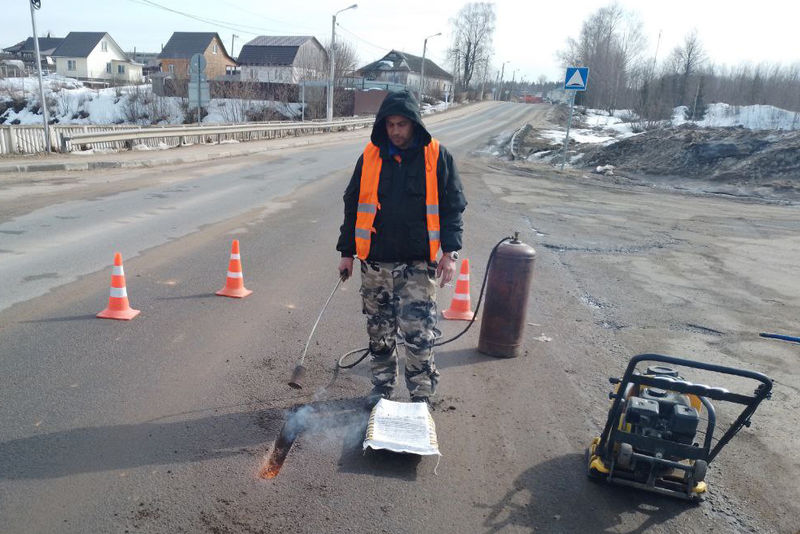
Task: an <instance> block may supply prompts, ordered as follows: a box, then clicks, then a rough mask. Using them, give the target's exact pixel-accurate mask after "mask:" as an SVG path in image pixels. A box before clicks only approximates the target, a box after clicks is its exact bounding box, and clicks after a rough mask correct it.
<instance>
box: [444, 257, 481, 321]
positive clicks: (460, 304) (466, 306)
mask: <svg viewBox="0 0 800 534" xmlns="http://www.w3.org/2000/svg"><path fill="white" fill-rule="evenodd" d="M442 315H443V316H444V318H445V319H455V320H459V321H471V320H472V318H473V317H474V316H475V314H474V313H473V312H472V310H471V309H470V300H469V260H468V259H466V258H464V259H463V260H462V261H461V273H460V274H459V275H458V281H457V282H456V292H455V294H454V295H453V300H452V301H451V302H450V308H449V309H446V310H445V311H443V312H442Z"/></svg>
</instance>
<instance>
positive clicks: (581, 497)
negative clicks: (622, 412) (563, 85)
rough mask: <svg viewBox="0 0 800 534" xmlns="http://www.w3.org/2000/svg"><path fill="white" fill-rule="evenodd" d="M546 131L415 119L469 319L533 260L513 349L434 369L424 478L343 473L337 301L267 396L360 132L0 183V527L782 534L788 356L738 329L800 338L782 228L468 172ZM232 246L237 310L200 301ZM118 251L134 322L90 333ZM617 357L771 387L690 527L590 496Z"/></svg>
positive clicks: (790, 250) (301, 334)
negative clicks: (713, 370) (440, 174)
mask: <svg viewBox="0 0 800 534" xmlns="http://www.w3.org/2000/svg"><path fill="white" fill-rule="evenodd" d="M548 113H549V108H548V107H547V106H544V105H541V106H540V105H533V106H525V105H518V104H505V103H497V104H496V103H486V104H481V105H477V106H470V107H465V108H462V109H459V110H457V111H453V112H451V113H448V114H444V115H442V116H439V117H433V118H430V119H428V120H427V122H428V124H429V125H430V130H431V131H432V133H433V134H434V135H435V136H436V137H438V138H439V139H440V140H441V141H442V143H443V144H444V145H445V146H447V147H448V148H449V149H450V150H451V151H452V152H453V153H454V155H455V156H456V160H457V164H458V165H459V169H460V171H461V174H462V179H463V181H464V183H465V188H466V192H467V197H468V200H469V201H470V205H469V207H468V208H467V214H466V234H465V248H464V256H466V257H468V258H469V259H470V260H471V267H472V297H473V303H474V302H475V300H476V298H477V292H478V289H479V287H480V286H479V281H480V280H481V278H482V277H483V273H484V267H485V262H486V260H487V256H488V253H489V251H490V249H491V247H492V246H493V245H494V244H495V243H496V242H497V241H498V240H499V239H501V238H502V237H504V236H507V235H509V234H510V233H512V232H514V231H519V232H520V233H521V237H522V239H523V240H524V241H526V242H527V243H529V244H531V245H533V246H534V247H535V248H536V250H537V260H536V274H535V281H534V287H533V291H532V298H531V299H530V304H529V310H528V318H527V322H528V323H529V324H528V326H527V330H526V336H525V342H524V348H525V354H524V355H523V356H521V357H519V358H515V359H508V360H506V359H494V358H490V357H486V356H483V355H481V354H480V353H478V352H477V351H476V350H475V347H476V345H477V337H478V328H474V329H473V330H471V331H470V332H469V333H468V334H467V335H465V336H464V337H462V338H461V339H459V340H457V341H456V342H454V343H452V344H450V345H447V346H445V347H442V348H441V349H440V350H439V351H438V353H437V363H438V365H439V367H440V368H441V371H442V382H441V385H440V394H441V395H440V396H441V398H440V400H439V402H438V403H437V405H436V410H435V412H434V418H435V420H436V423H437V431H438V438H439V443H440V447H441V450H442V453H443V457H442V459H441V463H440V464H439V466H438V469H437V472H438V474H435V473H434V467H435V465H436V460H435V458H430V457H428V458H419V457H415V456H405V455H392V454H387V453H376V452H374V451H370V452H367V453H366V454H365V453H363V452H362V450H361V440H362V439H363V433H364V428H365V425H366V418H367V413H366V411H364V410H363V409H361V408H360V397H361V396H362V395H364V394H365V393H366V392H367V391H368V390H369V388H370V384H369V371H368V366H367V365H366V364H361V365H359V366H357V367H356V368H354V369H353V370H349V371H341V372H339V373H338V374H334V373H333V366H334V362H335V360H336V359H337V358H338V357H339V355H341V354H342V353H344V352H346V351H348V350H351V349H354V348H357V347H359V346H363V345H364V344H365V332H364V319H363V316H362V315H361V314H360V304H359V297H358V291H357V283H356V282H357V281H349V282H347V283H346V284H344V286H343V288H342V289H341V290H340V291H339V292H338V293H337V295H336V296H335V297H334V300H333V301H332V302H331V304H330V306H329V308H328V312H327V314H326V316H325V317H324V319H323V321H322V323H321V324H320V327H319V328H318V330H317V334H316V336H315V341H314V342H313V343H312V346H311V348H310V349H309V354H308V356H307V359H306V364H307V366H308V367H309V374H308V376H307V378H306V380H305V384H306V387H305V389H303V390H299V391H297V390H293V389H290V388H289V387H288V386H287V385H286V382H287V380H288V377H289V374H290V372H291V370H292V368H293V367H294V363H295V360H296V359H297V358H298V357H299V355H300V353H301V351H302V349H303V345H304V343H305V341H306V338H307V336H308V333H309V331H310V328H311V326H312V324H313V322H314V320H315V319H316V316H317V314H318V312H319V308H320V306H321V305H322V304H323V303H324V300H325V298H326V297H327V295H328V293H329V292H330V291H331V289H332V288H333V286H334V284H335V282H336V266H337V263H338V254H337V253H336V251H335V250H334V246H335V241H336V238H337V236H338V227H339V224H341V212H342V206H341V194H342V191H343V190H344V187H345V185H346V183H347V181H348V180H349V177H350V173H351V172H352V166H353V164H354V163H355V160H356V158H357V157H358V154H359V153H360V150H361V149H362V147H363V144H364V142H365V140H366V136H367V131H366V130H361V131H357V132H351V133H346V134H341V135H337V136H328V137H324V138H322V139H321V140H320V142H319V143H317V144H315V145H312V146H309V147H304V148H300V147H294V148H289V147H288V146H287V147H285V148H282V149H280V150H275V151H272V152H266V153H264V154H262V155H255V156H247V157H242V158H232V159H227V160H219V161H215V162H207V163H203V164H201V165H200V164H198V165H181V166H173V167H168V168H157V169H142V170H135V171H108V172H92V173H61V174H42V175H40V176H38V177H37V176H35V175H31V177H30V181H25V180H21V179H19V177H9V178H6V177H2V178H0V284H1V285H0V310H1V311H0V371H1V372H0V532H3V533H5V532H14V533H16V532H215V533H225V532H252V533H255V532H392V533H394V532H459V533H460V532H645V531H646V532H669V533H672V532H788V533H790V534H795V533H796V532H797V531H798V529H799V528H800V520H798V517H800V506H798V504H797V503H798V502H800V489H798V484H797V482H796V481H797V479H798V476H800V464H798V461H797V459H796V455H797V450H800V439H798V437H797V435H796V431H797V429H798V428H800V416H798V414H797V409H798V408H800V402H799V401H798V391H800V376H799V374H798V371H797V359H798V358H799V357H800V349H798V347H797V346H796V345H790V344H787V343H782V342H777V341H766V340H761V339H759V338H758V337H757V333H758V332H760V331H765V330H769V331H778V332H783V333H788V334H790V335H798V334H800V332H799V331H798V330H800V328H798V323H797V319H796V318H797V317H798V316H799V315H800V314H799V313H798V312H800V288H799V287H798V283H797V281H796V280H797V279H798V276H797V267H796V266H797V265H798V264H800V237H798V236H800V232H798V230H800V222H799V221H800V217H798V209H797V207H796V206H792V205H775V204H763V203H756V202H747V201H742V200H731V199H724V198H718V197H713V196H690V195H686V194H677V193H674V192H670V191H665V190H662V189H653V188H647V187H643V186H641V185H637V186H629V185H625V184H619V183H612V182H610V181H609V180H608V179H606V178H601V177H593V176H585V175H583V174H582V173H580V172H564V173H559V172H555V171H553V170H550V169H547V168H535V167H526V166H522V165H514V164H513V163H509V162H505V161H500V160H496V159H492V158H490V157H488V156H485V155H482V152H481V149H482V148H484V147H485V145H486V143H487V142H488V141H489V140H490V139H491V138H492V137H493V136H495V135H498V134H501V133H504V132H505V133H507V132H510V131H512V130H513V129H514V128H516V127H518V126H520V125H521V124H522V123H524V122H531V123H532V124H534V125H535V126H536V125H543V124H544V122H545V121H546V119H547V115H548ZM276 143H279V142H276ZM279 146H280V145H278V144H276V147H279ZM198 148H200V147H195V148H193V149H194V150H196V149H198ZM189 150H192V149H189ZM233 238H236V239H239V240H240V242H241V249H242V250H241V253H242V261H243V266H244V281H245V285H246V286H247V287H248V288H249V289H252V290H253V291H254V293H253V294H252V295H251V296H249V297H248V298H246V299H243V300H235V299H226V298H221V297H216V296H214V295H213V293H214V291H216V290H217V289H219V288H221V287H222V285H223V284H224V279H225V272H226V270H227V260H228V254H229V250H230V242H231V239H233ZM115 251H120V252H122V253H123V257H124V258H125V273H126V276H127V287H128V294H129V297H130V300H131V304H132V305H133V307H134V308H137V309H141V310H142V313H141V315H140V316H139V317H137V318H136V319H134V320H133V321H131V322H117V321H103V320H99V319H95V317H94V314H95V313H97V312H98V311H99V310H100V309H102V308H103V307H104V306H105V304H106V300H107V298H108V283H109V277H110V268H109V266H110V264H111V260H112V258H113V253H114V252H115ZM451 296H452V289H450V288H447V289H444V290H441V292H440V296H439V304H440V306H444V307H446V306H447V305H448V304H449V300H450V297H451ZM441 326H442V329H443V331H444V333H445V335H446V336H448V337H449V336H450V335H452V334H455V333H457V332H458V331H460V329H461V328H462V327H463V326H464V323H450V322H447V323H442V325H441ZM640 352H661V353H667V354H673V355H676V356H684V357H692V358H697V359H701V360H704V361H713V362H718V363H723V364H726V365H732V366H743V367H747V368H751V369H754V370H757V371H761V372H764V373H766V374H768V375H769V376H771V377H773V378H774V379H775V380H776V386H775V392H774V395H773V398H772V400H770V401H768V402H767V403H765V405H764V406H763V407H762V409H760V410H759V411H758V412H757V413H756V414H755V416H754V418H753V425H752V426H751V427H750V428H746V429H744V430H743V431H742V432H741V433H740V434H739V435H738V436H737V437H736V438H734V440H733V442H732V443H731V444H730V446H729V447H728V448H726V449H724V450H723V451H722V453H721V454H720V457H719V458H718V461H715V462H714V463H713V464H712V465H711V468H710V470H709V475H708V482H709V486H710V494H709V498H708V500H707V501H706V502H705V503H703V504H702V505H700V506H692V505H687V504H686V503H684V502H681V501H676V500H673V499H669V498H665V497H659V496H654V495H647V494H643V493H641V492H637V491H633V490H627V489H623V488H618V487H607V486H605V485H603V484H595V483H591V482H589V481H588V480H587V478H586V476H585V466H584V464H583V451H584V449H585V447H586V445H587V444H588V443H589V441H590V440H591V438H592V437H593V436H595V435H597V433H598V432H599V430H600V428H601V426H602V423H603V422H604V419H605V415H606V410H607V408H608V400H607V399H608V398H607V393H608V389H609V385H608V383H607V381H606V379H607V378H608V377H609V376H612V375H619V374H620V373H621V372H622V370H623V368H624V365H625V363H626V361H627V359H628V358H629V357H630V356H632V355H634V354H637V353H640ZM704 378H706V380H698V381H705V382H711V383H713V380H714V378H713V377H704ZM714 385H720V386H724V387H729V388H731V389H732V388H733V386H737V385H739V384H727V383H720V384H714ZM306 404H310V405H311V406H312V408H313V410H314V413H315V415H314V418H313V426H311V427H309V428H308V429H307V430H306V431H305V432H304V433H303V434H301V436H300V437H299V438H298V440H297V441H296V442H295V444H294V447H293V448H292V449H291V451H290V453H289V456H288V458H287V460H286V464H285V465H284V467H283V469H282V471H281V473H280V475H279V476H278V477H277V478H275V479H273V480H269V481H264V480H261V479H259V478H258V477H257V473H258V471H259V468H260V467H261V465H262V464H263V462H264V459H265V455H266V454H267V453H268V452H269V449H270V447H271V445H272V443H273V441H274V440H275V439H276V437H277V435H278V432H279V430H280V428H281V426H282V425H283V422H284V420H285V417H286V413H287V410H290V409H292V408H294V407H297V406H301V405H306ZM726 417H727V415H726V413H725V412H724V411H723V412H721V420H723V421H724V420H726Z"/></svg>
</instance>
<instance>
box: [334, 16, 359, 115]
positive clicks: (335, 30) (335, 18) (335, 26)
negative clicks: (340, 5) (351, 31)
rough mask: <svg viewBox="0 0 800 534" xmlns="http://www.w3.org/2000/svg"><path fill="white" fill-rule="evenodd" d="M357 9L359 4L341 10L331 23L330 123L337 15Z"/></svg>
mask: <svg viewBox="0 0 800 534" xmlns="http://www.w3.org/2000/svg"><path fill="white" fill-rule="evenodd" d="M357 7H358V4H353V5H352V6H348V7H346V8H344V9H340V10H339V11H337V12H336V13H334V14H333V21H332V22H331V52H330V56H331V57H330V63H331V72H330V76H329V77H328V113H327V119H328V122H331V121H332V120H333V68H334V63H335V58H336V15H338V14H339V13H341V12H342V11H347V10H348V9H355V8H357Z"/></svg>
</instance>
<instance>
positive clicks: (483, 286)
mask: <svg viewBox="0 0 800 534" xmlns="http://www.w3.org/2000/svg"><path fill="white" fill-rule="evenodd" d="M513 239H514V238H513V237H504V238H503V239H501V240H500V241H498V242H497V244H496V245H495V246H494V247H493V248H492V252H490V253H489V259H488V260H487V261H486V272H484V273H483V282H482V283H481V292H480V293H479V294H478V302H477V303H476V304H475V314H474V315H473V316H472V319H470V321H469V324H468V325H467V326H466V327H464V330H462V331H461V332H459V333H458V334H456V335H455V336H453V337H451V338H450V339H446V340H444V341H440V342H438V343H434V344H433V346H434V347H441V346H442V345H447V344H448V343H451V342H453V341H455V340H456V339H458V338H460V337H461V336H463V335H464V334H466V333H467V330H469V329H470V328H471V327H472V325H473V323H474V322H475V320H476V319H477V318H478V311H479V310H480V309H481V302H483V295H484V292H485V291H486V282H487V280H488V279H489V267H490V266H491V264H492V260H493V259H494V256H495V254H496V253H497V248H498V247H499V246H500V245H502V244H503V243H505V242H506V241H511V240H513ZM437 332H438V330H437ZM438 333H439V336H438V337H441V332H438ZM403 344H404V342H400V343H398V345H403ZM359 351H364V353H363V354H362V355H361V356H359V358H358V359H357V360H356V361H355V362H353V363H349V364H347V365H344V364H343V363H342V362H343V361H344V359H345V358H347V357H348V356H350V355H351V354H353V353H355V352H359ZM368 355H369V347H361V348H358V349H354V350H351V351H350V352H347V353H345V354H343V355H342V356H341V357H340V358H339V359H338V360H337V361H336V366H337V367H338V368H339V369H352V368H353V367H355V366H356V365H358V364H359V363H361V362H362V361H363V360H364V358H366V357H367V356H368Z"/></svg>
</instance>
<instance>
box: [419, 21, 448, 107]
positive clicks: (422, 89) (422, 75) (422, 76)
mask: <svg viewBox="0 0 800 534" xmlns="http://www.w3.org/2000/svg"><path fill="white" fill-rule="evenodd" d="M440 35H442V32H439V33H434V34H433V35H429V36H427V37H426V38H425V41H424V42H423V43H422V67H420V74H419V103H420V104H422V101H423V100H424V98H423V94H424V93H425V51H426V50H427V49H428V39H430V38H431V37H438V36H440Z"/></svg>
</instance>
